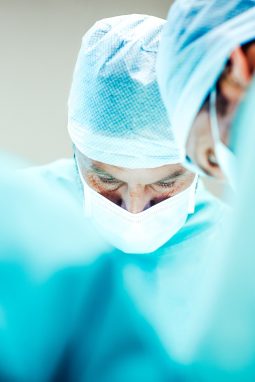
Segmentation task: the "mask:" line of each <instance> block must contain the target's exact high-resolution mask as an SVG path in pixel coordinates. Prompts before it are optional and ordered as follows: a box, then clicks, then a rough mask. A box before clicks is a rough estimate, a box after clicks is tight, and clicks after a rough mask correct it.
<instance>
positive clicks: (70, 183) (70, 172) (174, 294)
mask: <svg viewBox="0 0 255 382" xmlns="http://www.w3.org/2000/svg"><path fill="white" fill-rule="evenodd" d="M23 176H24V177H26V178H27V179H29V181H30V182H32V183H33V182H34V181H35V179H38V178H42V179H44V180H46V181H47V182H48V184H49V185H55V184H57V185H58V187H60V188H62V189H63V192H64V193H66V194H67V195H69V197H70V198H73V199H74V200H75V203H77V204H78V205H79V206H80V209H81V210H83V189H82V184H81V182H80V179H79V175H78V173H77V169H76V166H75V162H74V160H60V161H57V162H54V163H52V164H49V165H46V166H42V167H39V168H38V167H35V168H31V169H28V170H26V171H25V172H24V175H23ZM225 213H226V207H225V206H224V205H223V204H222V203H221V202H220V201H218V200H217V199H216V198H214V197H212V196H211V195H210V194H209V193H208V192H207V191H206V190H205V189H204V187H203V185H202V184H201V183H200V182H199V186H198V189H197V193H196V207H195V212H194V214H192V215H190V216H189V217H188V220H187V222H186V224H185V225H184V227H183V228H182V229H181V230H180V231H179V232H178V233H177V234H176V235H175V236H174V237H173V238H172V239H171V240H169V241H168V242H167V243H165V244H164V245H163V246H162V247H161V248H160V249H158V250H157V251H155V252H154V253H151V254H146V255H143V254H139V255H130V254H125V253H123V252H121V251H119V250H117V249H114V248H111V251H112V252H111V253H112V256H113V257H114V266H115V269H116V272H117V274H118V277H119V278H121V280H122V283H123V285H124V289H125V291H126V292H127V293H128V295H129V296H130V299H131V301H132V303H133V305H134V306H135V309H136V311H137V312H139V314H140V316H141V317H144V318H145V320H146V322H147V323H148V324H149V325H150V326H151V327H153V329H154V331H155V333H156V336H157V338H158V340H159V342H160V344H161V346H162V348H163V349H164V351H165V352H166V354H167V355H168V359H171V362H174V363H176V364H179V365H183V364H184V363H185V362H186V359H187V356H188V352H189V349H188V344H189V342H190V340H191V338H192V336H193V334H192V333H191V332H190V331H189V322H190V318H191V317H192V314H193V311H194V303H195V301H196V299H197V296H198V295H199V291H200V289H201V282H202V280H203V278H204V274H205V273H206V271H207V269H208V264H209V260H210V255H209V252H210V251H209V249H210V248H211V247H212V246H214V245H215V240H216V237H217V235H216V233H217V230H218V229H220V227H221V224H222V222H223V216H224V215H225ZM84 221H85V224H86V225H87V226H88V229H89V230H90V238H91V240H92V241H93V240H94V241H95V242H97V243H100V242H102V241H103V239H102V238H101V236H100V232H98V231H97V230H96V228H94V227H92V226H91V223H90V221H89V219H87V218H85V216H84ZM106 346H107V343H106Z"/></svg>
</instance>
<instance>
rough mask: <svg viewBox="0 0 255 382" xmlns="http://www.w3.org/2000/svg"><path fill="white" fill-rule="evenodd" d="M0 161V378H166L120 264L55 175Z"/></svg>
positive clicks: (14, 381) (166, 366) (167, 367)
mask: <svg viewBox="0 0 255 382" xmlns="http://www.w3.org/2000/svg"><path fill="white" fill-rule="evenodd" d="M1 165H2V168H5V170H4V171H0V173H1V182H0V215H1V219H0V243H1V244H0V381H1V382H2V381H3V382H23V381H24V382H30V381H31V382H35V381H36V382H40V381H43V382H44V381H57V382H59V381H61V382H64V381H75V382H76V381H77V382H79V381H82V382H83V381H109V382H110V381H111V382H114V381H116V382H117V381H122V382H125V381H127V382H128V381H131V380H132V381H137V382H138V381H141V380H146V381H151V382H153V381H169V378H170V376H171V377H173V378H175V373H176V371H175V366H174V364H173V363H171V362H169V359H168V358H167V356H166V352H165V350H164V349H163V347H162V346H161V343H160V341H159V340H158V337H157V335H156V333H155V332H154V330H153V329H152V327H151V326H150V324H149V323H148V322H147V320H145V318H144V316H143V315H141V314H140V312H139V311H138V310H137V309H136V307H135V305H134V303H133V300H132V299H131V297H130V294H129V292H128V290H127V289H126V288H125V283H124V278H123V275H124V273H125V272H124V269H125V266H126V263H125V261H121V262H118V261H117V259H118V258H119V253H115V251H114V250H113V249H112V248H110V247H109V246H108V244H106V243H105V242H104V241H103V240H101V239H99V238H98V235H96V237H95V233H94V232H93V231H92V230H91V228H90V226H89V224H86V222H85V221H84V218H83V216H82V214H81V210H80V207H79V206H78V204H77V201H76V198H75V197H73V196H72V197H71V195H70V194H69V193H68V192H67V191H66V190H65V187H63V183H65V179H64V178H63V177H62V176H59V177H58V179H56V178H55V176H54V177H52V178H51V174H50V172H49V173H48V175H49V176H48V179H47V181H45V179H44V177H40V176H35V177H33V176H30V175H29V176H26V175H24V173H21V174H20V175H15V177H14V176H10V175H8V173H9V174H10V173H11V174H14V170H13V168H11V169H8V167H7V166H6V162H5V161H4V162H3V161H2V163H1ZM50 179H51V181H49V180H50Z"/></svg>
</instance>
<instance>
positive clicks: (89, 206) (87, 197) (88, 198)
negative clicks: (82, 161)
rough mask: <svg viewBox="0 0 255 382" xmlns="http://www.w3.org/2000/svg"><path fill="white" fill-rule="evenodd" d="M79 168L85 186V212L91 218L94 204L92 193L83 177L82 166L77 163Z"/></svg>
mask: <svg viewBox="0 0 255 382" xmlns="http://www.w3.org/2000/svg"><path fill="white" fill-rule="evenodd" d="M77 168H78V173H79V176H80V179H81V182H82V185H83V192H84V201H83V205H84V212H85V215H86V216H91V214H92V202H91V194H90V192H89V186H88V185H87V183H86V181H85V179H84V178H83V176H82V173H81V170H80V166H79V164H78V162H77Z"/></svg>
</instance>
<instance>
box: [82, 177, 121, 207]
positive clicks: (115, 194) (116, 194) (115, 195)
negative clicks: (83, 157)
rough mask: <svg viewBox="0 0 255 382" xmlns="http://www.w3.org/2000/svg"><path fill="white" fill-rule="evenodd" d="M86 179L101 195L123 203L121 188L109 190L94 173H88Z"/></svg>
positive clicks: (118, 203)
mask: <svg viewBox="0 0 255 382" xmlns="http://www.w3.org/2000/svg"><path fill="white" fill-rule="evenodd" d="M86 181H87V183H88V185H89V186H90V187H91V188H93V190H95V191H96V192H98V193H99V194H100V195H102V196H104V197H105V198H106V199H108V200H110V201H111V202H113V203H115V204H117V205H121V203H122V198H121V195H120V190H116V191H112V190H108V189H107V186H105V185H104V184H101V183H100V181H99V180H98V179H97V177H95V176H93V175H87V176H86Z"/></svg>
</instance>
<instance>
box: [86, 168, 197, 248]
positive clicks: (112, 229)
mask: <svg viewBox="0 0 255 382" xmlns="http://www.w3.org/2000/svg"><path fill="white" fill-rule="evenodd" d="M80 176H81V180H82V183H83V188H84V207H85V213H86V215H87V216H88V217H89V218H90V219H91V220H92V221H93V223H94V224H95V225H96V227H97V229H98V230H99V232H100V233H101V234H102V236H103V237H104V238H105V239H106V240H107V241H108V242H109V243H111V244H112V245H113V246H114V247H116V248H118V249H120V250H121V251H123V252H126V253H150V252H154V251H155V250H157V249H158V248H159V247H161V246H162V245H163V244H165V243H166V242H167V241H168V240H169V239H170V238H171V237H172V236H174V235H175V234H176V233H177V232H178V231H179V230H180V229H181V228H182V226H183V225H184V224H185V222H186V219H187V216H188V214H191V213H193V212H194V208H195V191H196V184H197V177H196V179H195V180H194V181H193V183H192V185H191V186H190V187H189V188H187V189H186V190H184V191H182V192H180V193H179V194H177V195H175V196H173V197H171V198H169V199H167V200H165V201H163V202H161V203H159V204H157V205H155V206H153V207H151V208H149V209H147V210H145V211H143V212H140V213H138V214H132V213H130V212H128V211H126V210H124V209H123V208H121V207H119V206H117V205H116V204H114V203H113V202H111V201H110V200H108V199H107V198H105V197H104V196H102V195H100V194H99V193H98V192H96V191H94V190H93V189H92V188H91V187H89V186H88V184H87V183H86V182H85V180H84V179H83V177H82V175H81V174H80Z"/></svg>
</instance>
